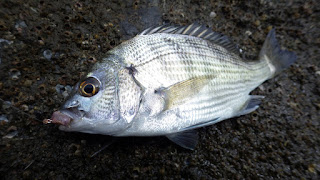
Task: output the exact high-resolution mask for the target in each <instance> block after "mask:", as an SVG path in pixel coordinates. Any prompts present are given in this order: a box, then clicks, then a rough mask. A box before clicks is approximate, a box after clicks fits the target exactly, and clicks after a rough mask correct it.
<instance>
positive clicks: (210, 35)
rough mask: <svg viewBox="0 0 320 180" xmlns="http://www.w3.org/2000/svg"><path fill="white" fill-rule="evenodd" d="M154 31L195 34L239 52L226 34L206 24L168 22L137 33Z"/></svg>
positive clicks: (146, 33) (153, 32)
mask: <svg viewBox="0 0 320 180" xmlns="http://www.w3.org/2000/svg"><path fill="white" fill-rule="evenodd" d="M155 33H167V34H183V35H189V36H195V37H198V38H202V39H205V40H208V41H211V42H212V43H214V44H218V45H220V46H222V47H224V48H226V49H227V50H229V51H231V52H233V53H235V54H238V55H239V54H240V51H239V48H238V47H237V46H236V45H235V44H234V43H233V42H232V41H230V39H229V38H228V37H227V36H225V35H222V34H220V33H217V32H214V31H212V30H211V28H207V27H206V26H204V25H200V24H198V23H193V24H190V25H188V26H175V25H169V24H165V25H161V26H152V27H150V28H148V29H146V30H144V31H142V32H141V33H140V34H139V35H148V34H155Z"/></svg>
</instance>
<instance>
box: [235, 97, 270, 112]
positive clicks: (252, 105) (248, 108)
mask: <svg viewBox="0 0 320 180" xmlns="http://www.w3.org/2000/svg"><path fill="white" fill-rule="evenodd" d="M263 98H264V96H257V95H251V96H250V98H249V99H248V100H247V101H246V103H245V104H244V106H243V108H242V110H240V111H239V113H238V114H237V116H242V115H245V114H249V113H251V112H253V111H255V110H256V109H258V107H259V104H260V103H261V99H263Z"/></svg>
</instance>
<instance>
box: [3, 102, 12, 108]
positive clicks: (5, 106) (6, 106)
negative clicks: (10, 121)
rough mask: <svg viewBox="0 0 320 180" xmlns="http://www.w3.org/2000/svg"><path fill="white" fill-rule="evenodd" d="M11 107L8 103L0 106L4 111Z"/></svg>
mask: <svg viewBox="0 0 320 180" xmlns="http://www.w3.org/2000/svg"><path fill="white" fill-rule="evenodd" d="M11 106H12V105H11V102H10V101H4V102H3V104H2V109H4V110H6V109H8V108H10V107H11Z"/></svg>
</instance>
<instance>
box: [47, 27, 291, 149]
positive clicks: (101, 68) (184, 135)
mask: <svg viewBox="0 0 320 180" xmlns="http://www.w3.org/2000/svg"><path fill="white" fill-rule="evenodd" d="M295 60H296V56H295V55H294V53H293V52H289V51H285V50H281V49H280V46H279V45H278V43H277V41H276V39H275V31H274V30H271V31H270V32H269V34H268V36H267V38H266V40H265V43H264V45H263V47H262V50H261V51H260V54H259V59H258V60H255V61H248V60H243V59H241V58H240V56H239V50H238V48H237V47H236V46H235V45H234V44H233V43H232V42H231V41H230V40H229V39H228V38H226V37H225V36H223V35H221V34H219V33H216V32H213V31H212V30H211V29H209V28H206V27H205V26H200V25H197V24H192V25H189V26H168V25H163V26H158V27H152V28H149V29H146V30H145V31H143V32H142V33H141V34H139V35H137V36H136V37H134V38H132V39H130V40H128V41H126V42H123V43H122V44H120V45H119V46H117V47H115V48H114V49H112V50H111V51H109V52H108V53H107V54H106V58H103V59H102V61H100V62H99V63H97V64H96V65H95V66H94V68H93V71H92V72H91V73H89V74H88V75H87V78H89V79H90V82H94V84H89V86H88V88H87V89H82V87H85V85H86V84H87V82H86V80H83V82H79V83H78V84H83V86H80V87H79V86H78V85H76V86H75V89H74V91H73V94H72V95H71V97H70V98H69V99H68V100H67V101H66V103H65V104H64V106H63V109H61V110H60V111H57V112H55V113H53V115H52V117H51V119H49V120H45V121H44V122H46V123H49V122H52V123H57V124H61V126H60V129H61V130H64V131H80V132H86V133H97V134H106V135H113V136H158V135H164V136H166V137H168V138H169V139H170V140H172V141H173V142H175V143H177V144H178V145H180V146H182V147H185V148H188V149H194V148H195V146H196V144H197V135H196V133H194V132H193V131H192V130H193V129H196V128H199V127H203V126H208V125H211V124H214V123H217V122H219V121H222V120H225V119H228V118H231V117H236V116H240V115H244V114H248V113H250V112H252V111H254V110H255V109H257V108H258V107H259V104H260V101H261V99H262V98H263V97H262V96H255V95H249V93H250V92H251V91H252V90H253V89H255V88H256V87H257V86H259V85H260V84H261V83H263V82H264V81H266V80H268V79H270V78H272V77H274V76H275V75H277V74H279V73H280V72H281V71H282V70H284V69H285V68H287V67H288V66H289V65H291V64H292V63H293V62H294V61H295ZM95 85H97V87H101V88H100V89H98V90H97V91H92V92H91V91H90V90H91V89H94V87H95ZM84 91H89V92H84ZM83 93H85V94H86V95H88V94H89V95H91V94H92V97H88V96H82V94H83Z"/></svg>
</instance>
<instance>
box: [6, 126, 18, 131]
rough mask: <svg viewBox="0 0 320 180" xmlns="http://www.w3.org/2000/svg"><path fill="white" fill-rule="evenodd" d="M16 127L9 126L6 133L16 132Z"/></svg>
mask: <svg viewBox="0 0 320 180" xmlns="http://www.w3.org/2000/svg"><path fill="white" fill-rule="evenodd" d="M17 129H18V128H17V126H10V127H9V128H8V129H7V132H11V131H17Z"/></svg>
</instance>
